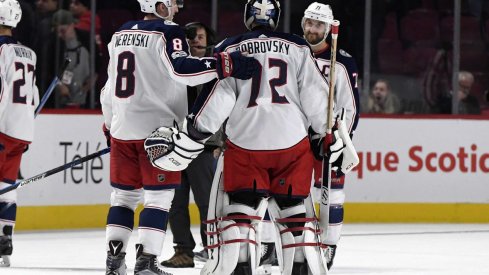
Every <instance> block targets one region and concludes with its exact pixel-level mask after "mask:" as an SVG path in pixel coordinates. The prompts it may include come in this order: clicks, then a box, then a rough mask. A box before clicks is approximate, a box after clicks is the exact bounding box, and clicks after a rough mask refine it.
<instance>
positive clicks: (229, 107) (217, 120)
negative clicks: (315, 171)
mask: <svg viewBox="0 0 489 275" xmlns="http://www.w3.org/2000/svg"><path fill="white" fill-rule="evenodd" d="M238 50H239V51H241V52H242V53H248V54H249V55H252V56H253V57H254V58H255V59H257V60H258V61H259V62H260V64H261V70H259V71H257V72H256V74H255V75H254V76H253V78H252V79H250V80H237V79H224V80H222V81H214V82H212V83H209V84H206V87H205V91H203V92H202V93H201V95H200V96H199V99H198V100H197V103H196V104H195V105H194V108H193V109H192V113H191V114H190V115H189V117H190V118H191V119H193V126H194V128H195V129H196V130H197V131H198V132H200V133H214V132H216V131H217V130H218V129H219V127H220V126H221V124H222V123H223V122H224V121H225V120H226V119H227V123H226V127H225V132H226V134H227V135H228V139H229V141H230V142H232V143H233V144H235V145H237V146H239V147H241V148H244V149H248V150H280V149H286V148H290V147H292V146H294V145H295V144H297V143H299V142H300V141H301V140H302V139H304V138H305V137H306V136H307V131H308V127H309V125H311V127H312V128H313V130H314V131H316V132H318V133H325V132H326V112H327V96H328V83H327V81H326V79H325V78H324V77H323V75H322V74H321V72H320V70H319V68H318V66H317V64H316V60H315V59H314V57H313V55H312V53H311V50H310V47H309V46H308V45H307V43H306V42H305V40H303V39H302V38H300V37H298V36H295V35H291V34H285V33H278V32H273V31H269V30H263V29H262V30H255V31H252V32H248V33H245V34H242V35H239V36H235V37H232V38H228V39H226V40H224V41H223V42H222V43H221V44H219V45H218V46H217V47H216V51H217V52H220V51H226V52H232V51H238ZM211 84H212V85H211ZM194 116H195V117H194Z"/></svg>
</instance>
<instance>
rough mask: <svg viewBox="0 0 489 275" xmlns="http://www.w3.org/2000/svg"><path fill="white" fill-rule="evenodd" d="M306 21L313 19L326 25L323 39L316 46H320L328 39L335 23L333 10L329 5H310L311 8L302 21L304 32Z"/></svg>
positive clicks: (308, 8)
mask: <svg viewBox="0 0 489 275" xmlns="http://www.w3.org/2000/svg"><path fill="white" fill-rule="evenodd" d="M306 19H312V20H316V21H320V22H324V23H325V25H326V28H325V31H324V36H323V39H322V40H321V41H320V42H319V43H317V44H316V45H319V44H320V43H322V42H323V41H324V40H325V39H326V37H327V36H328V34H329V31H330V30H331V24H332V23H333V20H334V17H333V10H332V9H331V7H330V6H329V5H325V4H321V3H318V2H314V3H312V4H311V5H309V7H307V9H306V10H305V11H304V17H303V18H302V21H301V26H302V30H303V31H304V23H305V21H306ZM311 46H315V45H311Z"/></svg>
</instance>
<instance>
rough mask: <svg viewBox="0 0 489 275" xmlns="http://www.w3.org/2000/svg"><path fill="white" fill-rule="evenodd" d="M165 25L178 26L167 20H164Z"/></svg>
mask: <svg viewBox="0 0 489 275" xmlns="http://www.w3.org/2000/svg"><path fill="white" fill-rule="evenodd" d="M165 25H170V26H178V24H177V23H175V22H173V21H168V20H165Z"/></svg>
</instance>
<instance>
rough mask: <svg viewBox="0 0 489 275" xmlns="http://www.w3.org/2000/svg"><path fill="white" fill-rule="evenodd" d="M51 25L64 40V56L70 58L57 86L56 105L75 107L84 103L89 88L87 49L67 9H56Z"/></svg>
mask: <svg viewBox="0 0 489 275" xmlns="http://www.w3.org/2000/svg"><path fill="white" fill-rule="evenodd" d="M53 26H54V27H55V28H56V31H57V34H58V37H59V38H60V39H61V40H62V41H63V42H64V45H63V46H64V47H63V48H64V51H63V55H64V57H65V58H69V59H70V60H71V63H70V64H69V65H68V67H67V68H66V70H65V72H64V74H63V76H62V79H61V82H60V84H59V85H58V87H57V94H56V107H57V108H59V107H75V108H77V107H80V106H81V105H83V104H85V100H86V98H87V91H88V90H89V81H88V80H89V77H90V66H89V65H90V64H89V58H88V51H87V49H86V48H85V47H83V45H82V44H81V42H80V41H79V40H78V38H77V35H76V32H75V20H74V18H73V15H72V14H71V13H70V12H69V11H66V10H59V11H57V12H56V13H55V14H54V15H53Z"/></svg>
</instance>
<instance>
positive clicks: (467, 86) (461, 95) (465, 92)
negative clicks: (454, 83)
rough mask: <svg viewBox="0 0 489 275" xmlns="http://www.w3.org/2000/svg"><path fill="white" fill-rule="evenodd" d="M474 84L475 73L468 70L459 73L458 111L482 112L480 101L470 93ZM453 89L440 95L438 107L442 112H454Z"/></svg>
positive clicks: (461, 112) (477, 113)
mask: <svg viewBox="0 0 489 275" xmlns="http://www.w3.org/2000/svg"><path fill="white" fill-rule="evenodd" d="M473 84H474V75H473V74H472V73H470V72H467V71H461V72H459V74H458V93H457V96H458V100H459V102H458V113H459V114H472V115H479V114H480V113H481V109H480V105H479V101H478V100H477V98H476V97H475V96H473V95H471V94H470V91H471V90H472V85H473ZM452 94H453V93H452V91H450V92H448V93H445V94H442V95H441V96H440V97H439V101H438V107H439V113H440V114H451V113H452Z"/></svg>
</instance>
